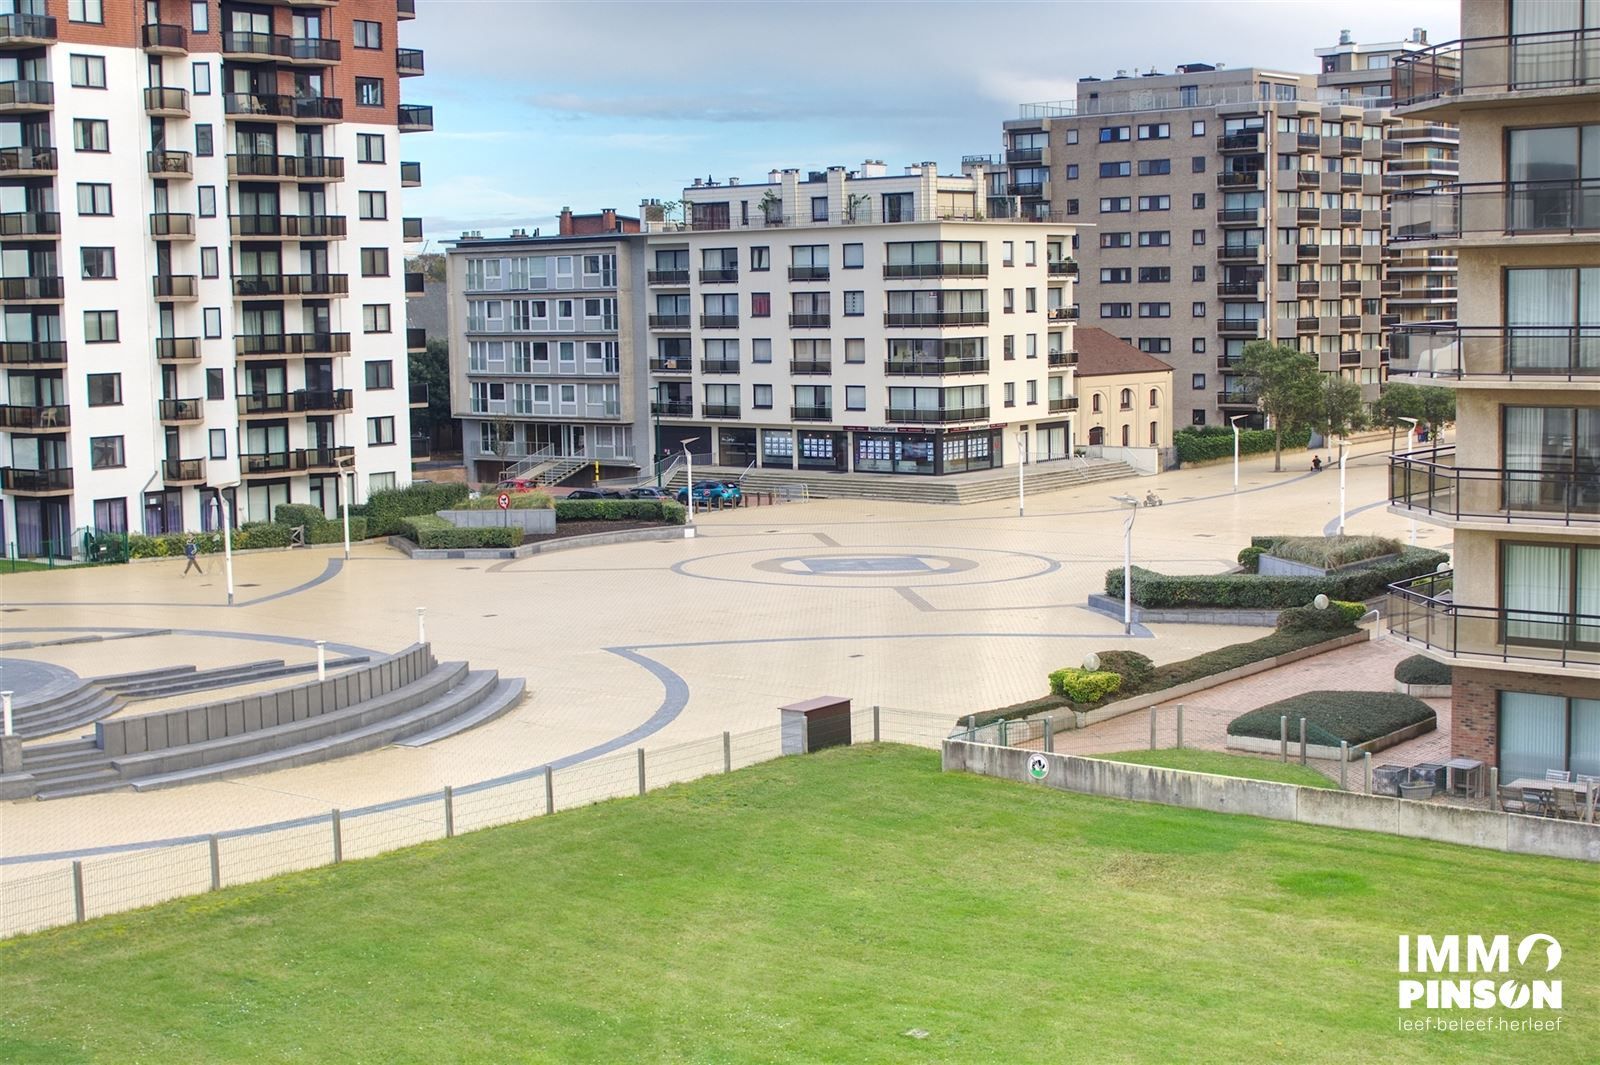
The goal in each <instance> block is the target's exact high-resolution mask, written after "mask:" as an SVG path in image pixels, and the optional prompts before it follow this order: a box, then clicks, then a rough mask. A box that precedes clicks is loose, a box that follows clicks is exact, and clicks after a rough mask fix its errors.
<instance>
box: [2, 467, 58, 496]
mask: <svg viewBox="0 0 1600 1065" xmlns="http://www.w3.org/2000/svg"><path fill="white" fill-rule="evenodd" d="M0 489H4V490H5V491H7V492H11V493H13V494H15V495H21V496H46V495H66V494H68V493H70V492H71V491H72V470H71V469H61V470H23V469H18V468H16V467H14V466H7V467H5V468H4V469H0Z"/></svg>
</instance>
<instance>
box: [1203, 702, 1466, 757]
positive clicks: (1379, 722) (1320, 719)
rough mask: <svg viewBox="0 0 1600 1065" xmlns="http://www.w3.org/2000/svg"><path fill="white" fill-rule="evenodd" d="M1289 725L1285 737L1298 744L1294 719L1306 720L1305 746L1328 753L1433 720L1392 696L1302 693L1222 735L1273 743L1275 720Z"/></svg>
mask: <svg viewBox="0 0 1600 1065" xmlns="http://www.w3.org/2000/svg"><path fill="white" fill-rule="evenodd" d="M1282 717H1287V718H1288V719H1289V735H1290V737H1291V738H1292V739H1293V740H1295V741H1298V740H1299V738H1300V721H1299V719H1300V718H1302V717H1303V718H1305V719H1306V741H1307V742H1308V743H1317V744H1323V745H1326V746H1329V747H1337V746H1339V741H1340V740H1344V741H1345V742H1347V743H1349V744H1350V746H1352V747H1354V746H1355V745H1356V744H1358V743H1366V742H1367V741H1368V740H1375V739H1377V738H1378V737H1380V736H1387V735H1389V733H1391V732H1398V731H1399V730H1400V729H1403V728H1405V727H1407V726H1408V725H1415V724H1418V723H1420V722H1423V721H1433V720H1435V715H1434V712H1433V708H1432V707H1430V706H1429V705H1428V704H1427V703H1425V702H1423V701H1422V700H1421V699H1414V698H1412V697H1411V696H1409V695H1401V694H1399V693H1398V692H1346V691H1318V692H1306V693H1304V694H1303V695H1296V696H1294V697H1292V698H1289V699H1283V700H1281V701H1279V702H1276V703H1268V704H1267V705H1266V706H1262V707H1258V708H1256V709H1254V710H1252V711H1250V712H1249V713H1248V714H1243V715H1241V716H1239V717H1236V718H1234V719H1233V720H1232V721H1230V722H1229V723H1228V735H1230V736H1253V737H1255V738H1256V739H1264V740H1276V739H1278V738H1279V735H1280V731H1279V730H1280V728H1281V725H1280V722H1279V718H1282Z"/></svg>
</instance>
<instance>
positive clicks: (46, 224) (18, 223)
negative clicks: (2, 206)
mask: <svg viewBox="0 0 1600 1065" xmlns="http://www.w3.org/2000/svg"><path fill="white" fill-rule="evenodd" d="M60 232H61V215H60V214H59V213H57V212H55V211H11V212H7V213H5V214H0V237H50V236H56V235H58V234H60Z"/></svg>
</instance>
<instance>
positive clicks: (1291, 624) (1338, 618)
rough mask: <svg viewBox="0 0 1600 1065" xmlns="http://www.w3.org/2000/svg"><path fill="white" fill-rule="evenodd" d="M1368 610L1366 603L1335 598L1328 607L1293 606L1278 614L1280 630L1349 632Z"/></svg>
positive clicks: (1278, 627)
mask: <svg viewBox="0 0 1600 1065" xmlns="http://www.w3.org/2000/svg"><path fill="white" fill-rule="evenodd" d="M1366 612H1367V607H1366V604H1365V603H1341V602H1339V601H1338V600H1334V601H1332V602H1330V603H1329V604H1328V609H1326V610H1318V609H1317V608H1316V607H1314V606H1292V607H1290V608H1288V609H1287V610H1284V611H1281V612H1279V614H1278V624H1277V626H1276V628H1277V630H1278V631H1279V632H1331V633H1336V632H1348V631H1349V630H1350V629H1352V628H1354V627H1355V624H1356V622H1358V621H1360V620H1361V616H1362V615H1363V614H1365V613H1366Z"/></svg>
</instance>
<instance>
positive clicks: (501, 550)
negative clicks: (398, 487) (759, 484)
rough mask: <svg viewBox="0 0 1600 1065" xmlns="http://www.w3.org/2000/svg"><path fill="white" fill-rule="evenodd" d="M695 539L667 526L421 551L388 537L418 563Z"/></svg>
mask: <svg viewBox="0 0 1600 1065" xmlns="http://www.w3.org/2000/svg"><path fill="white" fill-rule="evenodd" d="M693 538H694V526H693V525H664V526H662V527H661V528H659V529H618V530H617V531H616V532H603V533H590V534H589V535H587V536H567V537H564V538H562V539H560V540H537V541H535V542H533V543H531V544H522V545H521V546H519V547H464V548H439V549H435V548H422V547H418V546H417V545H416V544H414V543H412V542H411V541H410V540H408V539H406V538H405V537H404V536H391V537H389V546H390V547H392V548H394V549H395V550H396V551H401V552H404V553H405V555H406V557H407V558H414V559H416V560H417V561H419V562H441V561H444V560H447V559H475V558H476V559H500V560H507V559H514V558H529V557H531V556H533V555H545V554H549V553H550V552H551V551H567V550H570V549H571V548H575V547H598V546H600V545H602V544H631V543H640V542H642V541H647V540H685V539H693Z"/></svg>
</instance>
